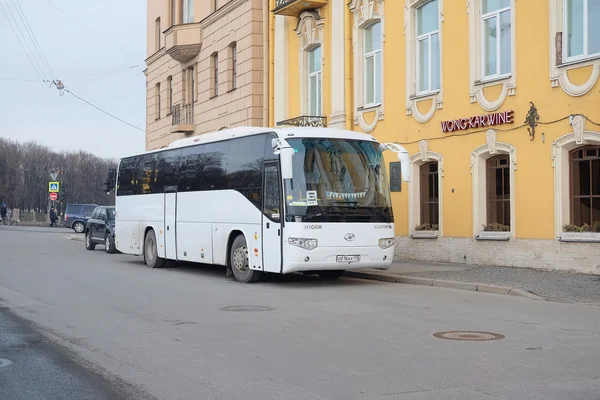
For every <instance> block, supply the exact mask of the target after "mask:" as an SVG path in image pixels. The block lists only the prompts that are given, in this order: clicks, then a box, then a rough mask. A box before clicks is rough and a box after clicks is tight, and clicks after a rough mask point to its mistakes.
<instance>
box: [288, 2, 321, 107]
mask: <svg viewBox="0 0 600 400" xmlns="http://www.w3.org/2000/svg"><path fill="white" fill-rule="evenodd" d="M324 28H325V18H323V17H321V16H320V15H319V13H318V12H316V11H304V12H303V13H302V14H300V16H299V17H298V25H297V26H296V29H294V32H296V35H297V36H298V39H299V40H300V46H299V47H298V73H299V74H300V113H301V114H302V115H308V114H309V106H308V67H309V65H308V52H309V51H310V50H312V49H314V48H316V47H318V46H321V60H320V61H321V74H322V71H323V58H324V54H325V48H324ZM321 76H323V75H321ZM319 95H320V96H321V107H322V106H323V81H322V80H321V93H320V94H319Z"/></svg>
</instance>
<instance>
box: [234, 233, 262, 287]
mask: <svg viewBox="0 0 600 400" xmlns="http://www.w3.org/2000/svg"><path fill="white" fill-rule="evenodd" d="M249 264H250V262H249V257H248V245H247V244H246V238H245V237H244V235H239V236H238V237H236V238H235V240H234V241H233V244H232V245H231V252H230V254H229V266H230V267H231V270H232V271H233V275H234V276H235V279H237V280H238V281H239V282H242V283H254V282H258V281H259V280H260V279H261V278H262V277H263V273H262V271H256V270H253V269H250V265H249Z"/></svg>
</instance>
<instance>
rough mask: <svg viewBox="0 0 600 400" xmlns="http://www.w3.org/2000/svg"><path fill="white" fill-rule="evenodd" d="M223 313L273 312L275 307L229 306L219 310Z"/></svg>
mask: <svg viewBox="0 0 600 400" xmlns="http://www.w3.org/2000/svg"><path fill="white" fill-rule="evenodd" d="M219 310H221V311H273V310H276V308H274V307H267V306H227V307H221V308H219Z"/></svg>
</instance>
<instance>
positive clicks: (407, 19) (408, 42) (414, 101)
mask: <svg viewBox="0 0 600 400" xmlns="http://www.w3.org/2000/svg"><path fill="white" fill-rule="evenodd" d="M428 1H430V0H404V38H405V39H404V40H405V46H406V47H405V48H406V53H405V54H406V56H405V57H404V58H405V68H406V74H405V77H406V88H407V90H406V115H412V116H413V118H414V119H415V121H417V122H419V123H421V124H425V123H427V122H429V120H431V118H432V117H433V115H434V114H435V112H436V110H439V109H441V108H442V107H443V105H444V80H443V73H442V72H443V57H442V56H441V55H442V54H443V46H444V40H443V32H442V31H443V29H442V23H443V22H444V12H443V10H444V8H443V7H444V0H438V27H439V28H438V37H439V43H440V57H439V60H440V77H439V79H440V88H439V89H437V90H435V91H433V92H431V93H428V94H424V95H420V94H418V93H417V92H418V91H417V46H416V41H417V35H416V26H417V24H416V18H417V15H416V10H417V8H419V7H420V6H422V5H423V4H425V3H427V2H428ZM428 100H431V107H429V110H428V111H427V112H426V113H422V112H421V111H419V107H418V103H420V102H423V101H428Z"/></svg>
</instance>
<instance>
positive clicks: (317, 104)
mask: <svg viewBox="0 0 600 400" xmlns="http://www.w3.org/2000/svg"><path fill="white" fill-rule="evenodd" d="M321 49H322V47H321V46H320V45H319V46H315V47H313V48H311V49H310V50H309V51H308V113H309V114H310V115H313V116H321V115H323V109H322V107H321V105H322V101H323V100H322V97H323V96H322V93H323V90H322V87H323V83H322V82H323V78H322V64H321Z"/></svg>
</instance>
